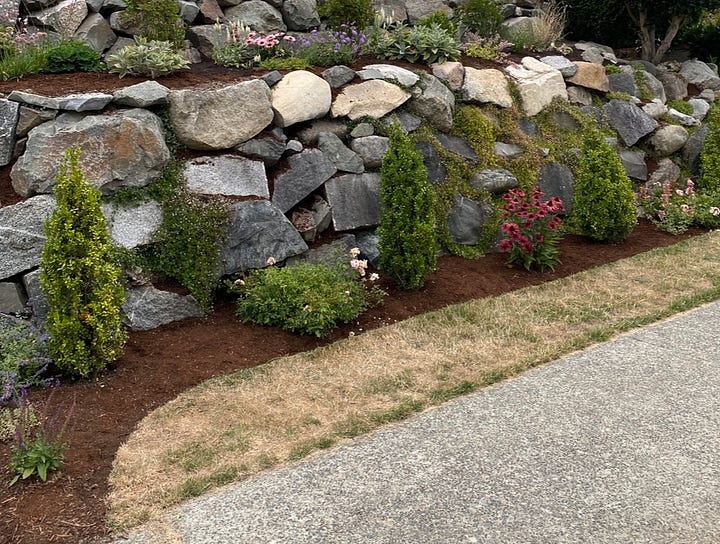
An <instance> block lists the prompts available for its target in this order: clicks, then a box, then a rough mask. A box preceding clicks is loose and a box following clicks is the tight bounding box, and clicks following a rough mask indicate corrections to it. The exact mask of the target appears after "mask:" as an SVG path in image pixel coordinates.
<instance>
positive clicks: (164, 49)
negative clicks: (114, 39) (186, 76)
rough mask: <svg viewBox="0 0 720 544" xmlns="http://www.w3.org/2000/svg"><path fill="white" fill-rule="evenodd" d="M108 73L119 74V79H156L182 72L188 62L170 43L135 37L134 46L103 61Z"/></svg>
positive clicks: (126, 47)
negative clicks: (142, 77) (143, 77)
mask: <svg viewBox="0 0 720 544" xmlns="http://www.w3.org/2000/svg"><path fill="white" fill-rule="evenodd" d="M105 63H106V64H107V66H108V71H110V72H112V73H115V74H120V77H124V76H128V75H132V76H147V77H150V78H152V79H155V78H156V77H158V76H160V75H163V74H168V73H170V72H175V71H177V70H182V69H183V68H187V67H188V66H189V65H190V62H189V61H188V60H187V59H186V58H184V57H183V56H182V55H180V54H179V53H177V52H176V51H175V49H173V46H172V45H171V44H170V42H162V41H155V40H153V41H148V40H147V39H146V38H143V37H140V36H137V37H136V38H135V45H127V46H125V47H123V48H122V49H121V50H120V51H119V52H118V53H117V54H115V55H109V56H108V57H107V58H106V59H105Z"/></svg>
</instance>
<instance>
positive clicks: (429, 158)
mask: <svg viewBox="0 0 720 544" xmlns="http://www.w3.org/2000/svg"><path fill="white" fill-rule="evenodd" d="M415 148H416V149H417V150H418V151H420V153H421V154H422V156H423V163H424V164H425V168H426V169H427V174H428V183H430V184H431V185H438V184H440V183H442V182H443V181H445V178H447V175H448V171H447V168H445V165H444V164H443V162H442V157H441V156H440V153H438V151H437V149H435V147H433V146H432V145H430V144H429V143H427V142H418V143H416V144H415Z"/></svg>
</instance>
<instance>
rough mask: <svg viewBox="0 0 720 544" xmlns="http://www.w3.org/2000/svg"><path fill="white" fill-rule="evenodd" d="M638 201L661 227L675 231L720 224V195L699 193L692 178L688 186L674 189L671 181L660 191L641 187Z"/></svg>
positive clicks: (680, 232)
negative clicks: (719, 196)
mask: <svg viewBox="0 0 720 544" xmlns="http://www.w3.org/2000/svg"><path fill="white" fill-rule="evenodd" d="M638 204H639V205H640V206H641V207H642V209H643V211H644V212H645V215H646V216H647V217H648V218H649V219H650V220H651V221H652V222H653V223H655V225H656V226H657V227H658V228H659V229H660V230H664V231H666V232H669V233H671V234H682V233H683V232H685V231H686V230H687V229H689V228H690V227H693V226H696V227H701V228H717V227H718V226H720V198H718V197H717V196H715V195H713V194H710V193H699V192H696V191H695V183H694V182H693V181H692V180H691V179H688V180H687V181H686V182H685V187H684V188H675V189H673V187H672V185H671V184H670V183H665V184H663V185H662V187H661V188H659V189H656V190H650V189H648V188H647V187H641V188H640V192H639V193H638Z"/></svg>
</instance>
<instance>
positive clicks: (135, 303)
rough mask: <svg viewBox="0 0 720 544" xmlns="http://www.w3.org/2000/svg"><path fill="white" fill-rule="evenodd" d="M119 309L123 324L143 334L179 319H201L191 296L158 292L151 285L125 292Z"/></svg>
mask: <svg viewBox="0 0 720 544" xmlns="http://www.w3.org/2000/svg"><path fill="white" fill-rule="evenodd" d="M122 308H123V312H125V324H126V325H127V326H128V327H130V329H131V330H134V331H147V330H150V329H155V328H157V327H159V326H161V325H165V324H167V323H172V322H173V321H179V320H180V319H186V318H188V317H201V316H203V315H205V313H204V312H203V310H202V308H201V307H200V305H199V304H198V303H197V301H196V300H195V299H194V298H193V297H192V296H191V295H186V296H183V295H178V294H177V293H171V292H169V291H161V290H159V289H156V288H155V287H153V286H151V285H144V286H142V287H136V288H134V289H129V290H128V292H127V298H126V300H125V304H123V307H122Z"/></svg>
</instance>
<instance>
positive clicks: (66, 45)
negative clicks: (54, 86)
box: [43, 41, 102, 74]
mask: <svg viewBox="0 0 720 544" xmlns="http://www.w3.org/2000/svg"><path fill="white" fill-rule="evenodd" d="M101 69H102V64H101V63H100V54H99V53H98V52H97V51H95V50H94V49H93V48H92V47H90V46H89V45H88V44H86V43H85V42H77V41H73V42H62V43H59V44H57V45H53V46H52V47H50V49H49V50H48V58H47V65H46V66H45V69H44V70H43V71H44V72H48V73H51V74H57V73H63V72H99V71H100V70H101Z"/></svg>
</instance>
